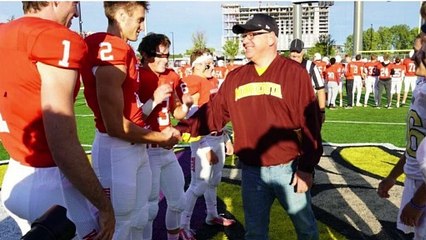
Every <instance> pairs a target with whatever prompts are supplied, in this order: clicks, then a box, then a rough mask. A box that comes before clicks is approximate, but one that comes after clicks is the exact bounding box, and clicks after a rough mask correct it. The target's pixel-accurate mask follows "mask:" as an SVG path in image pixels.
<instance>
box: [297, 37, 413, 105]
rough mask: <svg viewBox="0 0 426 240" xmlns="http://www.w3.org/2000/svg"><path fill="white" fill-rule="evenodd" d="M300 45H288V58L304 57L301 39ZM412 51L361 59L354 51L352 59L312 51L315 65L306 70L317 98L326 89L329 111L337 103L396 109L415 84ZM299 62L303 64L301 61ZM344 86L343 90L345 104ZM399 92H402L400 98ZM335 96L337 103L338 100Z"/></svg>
mask: <svg viewBox="0 0 426 240" xmlns="http://www.w3.org/2000/svg"><path fill="white" fill-rule="evenodd" d="M295 41H301V40H299V39H295V40H293V42H292V44H295V43H296V42H295ZM301 44H302V48H293V49H292V48H290V58H292V59H294V60H296V61H297V57H295V56H297V54H299V55H301V56H302V57H303V51H304V50H303V42H301ZM413 54H414V51H413V50H412V51H410V52H409V54H408V56H407V57H406V58H404V59H401V57H400V56H398V55H395V56H393V57H392V58H391V56H390V55H389V54H387V53H386V54H384V55H383V56H377V55H375V54H372V55H370V56H369V58H370V59H369V60H367V58H362V56H361V54H357V55H356V56H355V57H354V58H351V57H350V56H344V57H343V58H342V57H341V56H340V55H336V56H333V57H323V58H321V54H320V53H315V55H314V58H313V59H312V62H313V63H314V67H312V68H313V69H312V70H309V69H307V70H308V72H309V71H311V72H312V73H310V75H311V78H312V81H313V85H314V88H315V90H316V91H317V95H318V100H320V99H321V98H322V97H321V95H323V94H324V93H321V89H325V91H324V92H325V95H326V104H325V105H324V106H326V107H328V108H329V109H331V110H334V109H336V108H337V107H338V106H339V107H345V109H352V108H353V107H355V106H356V107H368V106H372V107H376V108H381V107H385V108H388V109H389V108H392V106H394V107H396V108H399V107H400V106H404V105H405V104H406V100H407V97H408V94H409V92H412V91H413V90H414V89H415V87H416V84H417V83H418V77H417V75H416V65H415V63H414V61H413V60H412V56H413ZM308 61H310V60H307V59H304V62H308ZM299 62H301V63H302V64H303V62H302V61H301V60H300V61H299ZM304 66H306V64H304ZM314 71H319V73H320V78H321V79H320V83H322V84H323V85H322V86H323V87H322V88H321V87H320V86H319V85H318V81H317V79H318V77H317V76H318V74H314ZM343 86H345V90H346V91H345V93H346V101H345V104H344V101H343V99H344V98H343V93H344V91H343ZM383 89H385V91H386V103H385V104H384V105H383V104H382V96H383ZM402 90H403V92H402ZM362 93H364V99H361V98H362ZM401 93H403V96H402V99H401ZM370 95H372V97H373V100H374V102H373V103H370V102H369V99H370ZM394 96H395V98H394ZM338 97H339V102H337V99H338ZM393 99H395V100H393Z"/></svg>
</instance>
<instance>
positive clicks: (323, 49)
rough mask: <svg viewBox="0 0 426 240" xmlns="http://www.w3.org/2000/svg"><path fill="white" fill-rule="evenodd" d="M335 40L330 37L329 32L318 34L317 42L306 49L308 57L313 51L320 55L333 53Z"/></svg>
mask: <svg viewBox="0 0 426 240" xmlns="http://www.w3.org/2000/svg"><path fill="white" fill-rule="evenodd" d="M335 42H336V41H334V40H333V39H331V36H330V34H324V35H320V36H319V40H318V42H317V43H315V45H314V46H313V47H312V48H311V49H309V50H308V52H307V54H308V57H311V56H313V55H314V54H315V53H320V54H321V56H331V55H334V52H335V50H334V48H333V46H334V45H335Z"/></svg>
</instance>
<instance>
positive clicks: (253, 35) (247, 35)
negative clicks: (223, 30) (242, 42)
mask: <svg viewBox="0 0 426 240" xmlns="http://www.w3.org/2000/svg"><path fill="white" fill-rule="evenodd" d="M265 33H270V32H249V33H243V34H241V37H242V38H243V39H244V38H246V37H247V39H248V40H252V39H253V38H254V37H255V36H257V35H262V34H265Z"/></svg>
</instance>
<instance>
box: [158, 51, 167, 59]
mask: <svg viewBox="0 0 426 240" xmlns="http://www.w3.org/2000/svg"><path fill="white" fill-rule="evenodd" d="M169 56H170V53H157V52H156V53H155V57H158V58H169Z"/></svg>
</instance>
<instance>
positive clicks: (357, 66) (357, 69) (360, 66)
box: [345, 61, 364, 79]
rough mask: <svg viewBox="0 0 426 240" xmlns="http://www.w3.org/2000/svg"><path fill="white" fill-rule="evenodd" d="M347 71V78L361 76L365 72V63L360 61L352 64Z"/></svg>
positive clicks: (349, 64)
mask: <svg viewBox="0 0 426 240" xmlns="http://www.w3.org/2000/svg"><path fill="white" fill-rule="evenodd" d="M346 71H347V72H346V74H345V76H346V78H349V79H353V77H354V76H361V74H362V72H363V71H364V63H363V62H358V61H353V62H350V63H348V66H347V69H346Z"/></svg>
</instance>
